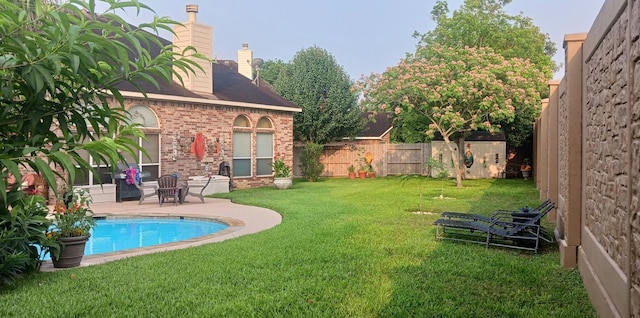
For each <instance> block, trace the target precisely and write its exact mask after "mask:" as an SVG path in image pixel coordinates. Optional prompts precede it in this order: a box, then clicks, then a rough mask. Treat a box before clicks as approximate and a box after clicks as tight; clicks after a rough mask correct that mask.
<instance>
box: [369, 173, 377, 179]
mask: <svg viewBox="0 0 640 318" xmlns="http://www.w3.org/2000/svg"><path fill="white" fill-rule="evenodd" d="M367 177H369V178H375V177H376V173H375V172H367Z"/></svg>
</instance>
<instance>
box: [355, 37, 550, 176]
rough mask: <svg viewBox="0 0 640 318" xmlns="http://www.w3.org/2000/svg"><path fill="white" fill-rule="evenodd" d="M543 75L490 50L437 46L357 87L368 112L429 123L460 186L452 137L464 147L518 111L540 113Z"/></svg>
mask: <svg viewBox="0 0 640 318" xmlns="http://www.w3.org/2000/svg"><path fill="white" fill-rule="evenodd" d="M544 76H545V75H544V73H542V72H540V71H539V70H538V69H536V68H535V67H533V65H532V64H531V63H530V62H529V61H527V60H523V59H520V58H510V59H507V58H505V57H503V56H502V55H499V54H497V53H495V52H493V50H492V49H490V48H474V47H464V48H454V47H444V46H441V45H438V44H433V45H430V46H428V47H420V48H418V50H417V52H416V53H415V54H414V55H412V56H408V57H407V58H406V59H405V60H403V61H401V62H400V64H398V65H397V66H395V67H392V68H390V69H388V70H387V71H386V72H384V73H383V74H378V75H371V76H370V77H368V78H364V79H362V80H361V81H360V82H359V85H360V88H361V90H362V92H363V97H364V104H365V105H366V106H368V107H369V108H371V109H376V110H380V111H391V112H393V113H394V114H395V116H397V118H407V119H408V120H415V119H416V118H423V119H425V120H426V121H427V122H428V127H427V128H426V129H425V130H423V133H424V135H425V136H427V138H432V137H433V136H434V134H435V132H439V133H440V134H441V135H442V137H443V138H444V141H445V144H446V146H447V147H448V149H449V151H450V152H451V154H452V156H453V158H454V160H453V161H454V167H455V171H456V180H457V185H458V186H459V187H461V186H462V176H463V174H464V169H461V165H460V160H459V159H458V158H459V156H458V152H457V151H455V150H454V148H455V141H452V140H451V139H452V137H457V138H459V142H460V143H462V140H463V139H464V136H465V135H466V134H467V133H468V132H470V131H473V130H479V129H482V130H488V131H496V130H498V129H500V123H501V122H510V121H512V120H513V119H514V117H515V116H516V111H518V112H520V111H524V110H526V111H531V112H532V113H534V114H538V112H539V110H538V105H539V104H540V101H541V97H540V93H539V92H538V90H537V89H536V85H537V84H538V83H539V82H540V81H543V80H544ZM516 105H517V106H516ZM458 148H461V147H458Z"/></svg>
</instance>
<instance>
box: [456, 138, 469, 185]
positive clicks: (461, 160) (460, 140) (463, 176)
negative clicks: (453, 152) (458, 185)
mask: <svg viewBox="0 0 640 318" xmlns="http://www.w3.org/2000/svg"><path fill="white" fill-rule="evenodd" d="M465 149H466V148H465V147H464V137H460V138H458V167H460V178H461V179H462V180H465V179H466V178H467V173H466V171H467V170H466V168H467V166H466V165H465V163H464V152H465Z"/></svg>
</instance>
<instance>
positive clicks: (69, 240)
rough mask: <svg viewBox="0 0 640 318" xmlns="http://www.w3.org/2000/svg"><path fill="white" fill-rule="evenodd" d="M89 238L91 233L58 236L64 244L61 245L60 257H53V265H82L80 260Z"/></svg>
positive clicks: (61, 266) (63, 266)
mask: <svg viewBox="0 0 640 318" xmlns="http://www.w3.org/2000/svg"><path fill="white" fill-rule="evenodd" d="M88 240H89V235H85V236H74V237H60V238H58V241H60V242H62V246H61V247H60V255H59V256H58V258H55V257H53V256H52V257H51V261H53V267H55V268H69V267H76V266H80V262H81V261H82V257H83V256H84V246H85V245H86V244H87V241H88Z"/></svg>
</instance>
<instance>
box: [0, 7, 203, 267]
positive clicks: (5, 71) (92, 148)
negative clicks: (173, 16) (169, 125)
mask: <svg viewBox="0 0 640 318" xmlns="http://www.w3.org/2000/svg"><path fill="white" fill-rule="evenodd" d="M103 2H104V7H106V8H107V9H106V10H105V11H104V12H97V11H96V1H83V0H67V1H46V0H42V1H37V0H30V1H15V0H14V1H7V0H0V12H1V14H0V16H1V17H0V39H1V41H0V79H1V80H0V112H1V113H2V114H1V115H0V172H1V173H2V179H1V180H0V201H1V204H0V232H2V233H14V232H11V231H10V229H11V228H15V227H16V226H21V225H20V224H18V223H15V222H18V221H20V218H18V217H16V215H15V213H19V211H20V209H14V207H16V206H21V205H23V203H24V202H23V199H24V193H23V191H22V190H21V189H20V187H19V185H20V182H10V181H9V180H13V178H14V177H15V180H20V176H21V167H22V168H23V169H29V170H32V171H34V172H36V173H39V174H41V175H42V176H43V177H44V178H45V179H46V181H47V183H48V185H49V186H50V187H51V189H52V190H53V191H54V192H56V191H57V186H56V185H57V180H56V176H58V177H61V178H62V179H64V180H67V181H69V180H73V179H74V176H75V174H76V173H78V172H79V171H89V170H92V169H93V168H92V166H91V165H90V164H89V162H88V161H87V160H86V159H85V157H83V156H82V155H81V153H82V151H86V152H87V153H88V154H89V155H90V156H91V157H92V158H93V159H94V160H95V161H97V162H100V163H106V164H109V165H110V166H112V167H115V166H116V163H117V162H119V161H120V160H122V159H123V153H129V154H132V153H133V151H134V150H135V149H136V148H137V147H138V146H137V145H136V143H135V142H134V141H132V140H131V139H130V138H131V136H143V134H142V133H141V131H140V130H139V129H138V128H137V127H136V126H135V125H131V124H130V123H129V122H128V120H127V112H126V110H125V108H124V99H123V97H122V95H121V94H120V92H119V91H118V89H117V88H116V85H117V84H119V83H122V82H128V83H130V84H132V85H134V87H138V88H139V87H140V84H141V82H148V83H151V84H154V85H156V86H157V85H158V81H159V80H164V81H171V80H172V76H173V75H175V76H178V74H176V73H174V71H173V68H172V66H175V67H178V68H180V69H182V70H183V71H184V72H186V73H192V72H193V71H194V68H198V66H197V64H195V63H194V62H193V61H192V60H191V58H204V57H203V56H202V55H199V54H197V53H196V52H195V51H194V50H193V49H192V48H186V49H184V50H183V51H181V52H180V53H174V52H173V47H172V46H164V45H163V44H162V43H161V42H160V39H159V37H158V36H157V32H158V31H159V30H161V29H163V30H168V31H170V32H173V31H172V29H171V25H172V24H176V23H177V22H175V21H173V20H170V19H168V18H160V17H155V18H154V20H153V21H151V22H149V23H145V24H141V25H140V26H139V27H137V28H136V27H133V26H131V25H129V24H128V23H127V22H126V21H124V20H123V19H122V18H121V17H120V16H119V15H118V14H116V12H115V11H116V10H120V9H123V10H124V9H133V11H134V12H135V11H137V12H140V10H150V11H152V10H151V8H149V7H148V6H146V5H144V4H142V3H140V2H138V1H119V0H105V1H103ZM153 47H155V48H161V49H160V50H159V52H156V53H157V54H154V55H153V56H152V54H151V53H150V51H151V49H152V48H153ZM131 56H134V57H135V58H134V59H131V58H130V57H131ZM140 91H141V92H143V93H144V91H143V90H140ZM23 210H27V209H23ZM11 213H13V215H12V214H11ZM29 217H30V216H29ZM29 217H27V220H26V222H28V221H29V220H28V218H29ZM22 221H25V220H22ZM36 224H38V225H37V226H42V224H45V223H43V221H42V220H40V219H39V220H38V221H37V222H35V221H34V223H33V225H34V226H36ZM44 230H46V227H45V228H44V229H43V230H42V231H41V233H40V234H39V235H41V236H40V237H36V238H34V237H24V236H20V235H23V234H20V232H19V231H18V232H15V233H17V234H16V235H18V236H19V237H18V238H16V237H8V238H7V236H2V235H0V241H1V242H0V245H2V246H8V245H3V244H4V243H6V242H8V241H12V242H15V241H19V240H21V239H22V240H25V241H27V242H28V244H25V245H27V246H29V245H30V244H35V243H38V242H34V241H28V240H37V239H43V237H42V236H44ZM34 235H35V236H37V235H38V234H37V233H36V234H34ZM3 239H6V240H8V241H3ZM7 253H8V254H7ZM30 253H31V255H29V254H30ZM32 253H33V252H26V254H27V256H26V257H27V259H28V258H29V257H31V263H33V261H34V259H33V255H32ZM24 254H25V251H22V250H11V249H9V250H7V249H0V264H5V261H6V260H7V259H6V258H4V257H5V256H7V255H12V257H13V258H12V259H14V260H15V257H14V256H16V255H18V256H19V257H18V258H22V259H23V261H24V257H25V255H24ZM35 261H36V262H37V257H36V259H35ZM0 267H1V266H0ZM3 268H4V269H7V268H10V266H9V265H7V267H3ZM22 270H24V268H20V266H18V269H17V271H18V272H20V271H22ZM3 274H5V272H3V270H2V268H0V276H2V275H3Z"/></svg>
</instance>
